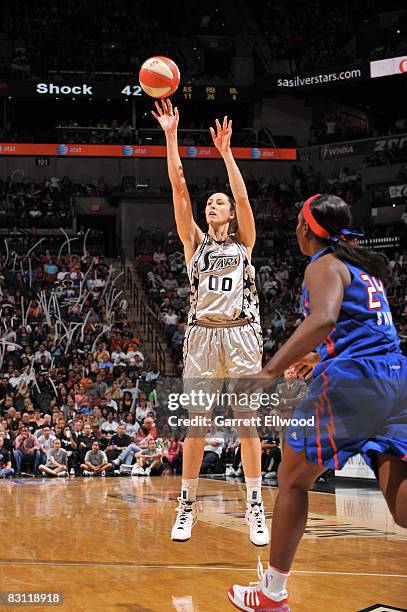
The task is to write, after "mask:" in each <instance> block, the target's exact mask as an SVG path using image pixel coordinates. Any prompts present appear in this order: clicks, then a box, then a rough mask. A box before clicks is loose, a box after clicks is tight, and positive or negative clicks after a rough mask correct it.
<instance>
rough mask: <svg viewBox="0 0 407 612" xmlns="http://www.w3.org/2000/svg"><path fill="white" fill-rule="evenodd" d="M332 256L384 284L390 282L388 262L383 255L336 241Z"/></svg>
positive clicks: (343, 241)
mask: <svg viewBox="0 0 407 612" xmlns="http://www.w3.org/2000/svg"><path fill="white" fill-rule="evenodd" d="M333 254H334V255H335V257H337V258H338V259H340V260H341V261H345V262H348V263H350V264H353V265H354V266H356V267H357V268H361V269H362V270H364V271H365V272H367V273H368V274H369V275H370V276H375V277H376V278H378V279H380V280H381V281H383V282H384V283H385V284H387V283H389V282H390V279H391V276H390V268H389V260H388V259H387V257H386V255H384V254H383V253H377V252H376V251H371V250H369V249H366V248H365V247H362V246H358V245H356V244H351V243H350V242H346V241H345V240H338V242H337V243H335V244H334V253H333Z"/></svg>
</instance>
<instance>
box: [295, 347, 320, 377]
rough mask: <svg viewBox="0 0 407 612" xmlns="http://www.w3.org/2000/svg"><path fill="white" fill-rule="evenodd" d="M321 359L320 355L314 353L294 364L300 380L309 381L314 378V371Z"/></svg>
mask: <svg viewBox="0 0 407 612" xmlns="http://www.w3.org/2000/svg"><path fill="white" fill-rule="evenodd" d="M320 361H321V357H320V355H319V353H316V352H312V353H308V354H307V355H305V356H304V357H303V358H302V359H301V360H300V361H297V363H293V364H292V366H291V367H292V368H294V370H295V373H296V375H297V376H299V377H300V378H304V379H305V380H308V379H309V378H311V376H312V372H313V369H314V368H315V366H317V365H318V364H319V362H320Z"/></svg>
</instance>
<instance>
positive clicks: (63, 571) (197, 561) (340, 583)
mask: <svg viewBox="0 0 407 612" xmlns="http://www.w3.org/2000/svg"><path fill="white" fill-rule="evenodd" d="M179 487H180V480H179V478H178V477H162V478H138V479H137V478H136V479H134V478H97V479H91V478H89V479H71V480H65V479H55V480H52V479H47V480H46V479H43V480H39V479H35V480H34V479H32V480H23V479H21V480H19V479H14V480H7V481H3V482H1V483H0V517H1V518H0V591H1V592H3V593H4V592H23V591H24V592H31V593H44V592H47V593H50V592H59V593H61V594H62V597H63V603H62V604H61V605H60V606H55V605H45V604H40V605H39V606H37V607H36V609H41V610H48V609H49V610H63V611H72V612H74V611H82V610H83V611H86V612H93V611H95V612H96V611H106V612H110V611H111V612H166V611H170V610H176V611H178V612H181V611H182V612H222V611H223V610H225V611H226V610H233V608H232V607H231V606H230V604H229V603H228V601H227V599H226V592H227V589H228V587H229V586H230V585H231V584H232V583H243V584H247V583H249V582H250V581H255V580H256V579H257V573H256V565H257V557H258V555H260V557H261V559H262V561H263V564H264V565H265V566H266V565H267V556H268V550H267V548H256V547H254V546H253V545H252V544H251V543H250V541H249V539H248V536H247V531H246V527H245V525H244V500H245V487H244V484H243V483H240V482H233V481H232V480H229V481H225V480H214V479H201V480H200V486H199V501H200V507H201V513H200V516H199V521H198V523H197V525H196V526H195V528H194V530H193V537H192V539H191V540H190V541H189V542H186V543H173V542H171V541H170V539H169V534H170V530H171V526H172V522H173V519H174V509H175V506H176V498H177V495H178V492H179ZM276 493H277V489H275V488H272V487H265V489H264V501H265V506H266V509H267V516H268V518H269V519H271V517H272V511H273V505H274V501H275V498H276ZM406 534H407V532H406V531H405V530H403V529H401V528H399V527H397V526H396V525H395V524H394V522H393V520H392V518H391V516H390V514H389V512H388V511H387V508H386V506H385V503H384V501H383V499H382V497H381V495H380V493H379V491H377V490H375V489H374V488H368V489H358V488H351V487H349V488H347V486H346V485H345V487H342V488H340V489H337V491H336V494H332V493H323V492H311V493H310V516H309V520H308V525H307V531H306V535H305V538H304V540H303V541H302V543H301V545H300V548H299V552H298V555H297V558H296V561H295V564H294V567H293V571H292V575H291V578H290V582H289V599H290V606H291V611H292V612H356V611H359V610H365V609H369V610H387V609H389V610H393V609H403V608H407V564H406V551H407V537H406ZM3 601H5V596H4V595H3ZM379 604H381V605H382V606H383V607H379ZM376 606H377V607H376ZM22 607H25V606H16V605H9V604H2V605H0V611H2V610H5V611H6V610H10V612H11V611H13V610H16V609H22Z"/></svg>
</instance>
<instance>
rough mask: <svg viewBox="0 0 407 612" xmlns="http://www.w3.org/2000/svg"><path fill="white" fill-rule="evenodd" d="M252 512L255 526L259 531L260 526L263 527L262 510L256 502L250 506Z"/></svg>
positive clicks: (260, 529)
mask: <svg viewBox="0 0 407 612" xmlns="http://www.w3.org/2000/svg"><path fill="white" fill-rule="evenodd" d="M252 512H253V516H254V520H255V521H256V527H257V529H258V530H259V531H262V527H263V516H264V515H263V510H262V507H261V506H259V505H258V504H256V505H255V506H252Z"/></svg>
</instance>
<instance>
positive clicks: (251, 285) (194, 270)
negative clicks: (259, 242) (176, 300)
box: [188, 234, 260, 327]
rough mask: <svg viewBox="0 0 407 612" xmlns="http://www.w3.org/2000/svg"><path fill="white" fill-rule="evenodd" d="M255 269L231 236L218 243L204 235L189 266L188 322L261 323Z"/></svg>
mask: <svg viewBox="0 0 407 612" xmlns="http://www.w3.org/2000/svg"><path fill="white" fill-rule="evenodd" d="M254 274H255V271H254V267H253V266H252V265H251V264H250V262H249V257H248V254H247V250H246V247H244V246H243V245H242V244H241V243H240V242H239V241H238V240H237V239H236V237H235V235H234V234H230V235H229V236H228V237H227V238H226V240H225V241H224V242H217V241H216V240H215V239H214V238H212V237H211V236H209V234H205V235H204V237H203V240H202V242H201V243H200V245H199V246H198V248H197V249H196V251H195V253H194V255H193V256H192V259H191V260H190V262H189V264H188V277H189V281H190V283H191V297H190V310H189V315H188V323H189V324H191V323H196V322H198V323H199V322H200V323H204V324H207V325H215V326H216V325H218V326H219V325H221V326H225V327H226V326H228V325H236V324H239V323H244V322H245V321H253V322H256V323H260V316H259V298H258V295H257V291H256V284H255V281H254Z"/></svg>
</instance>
